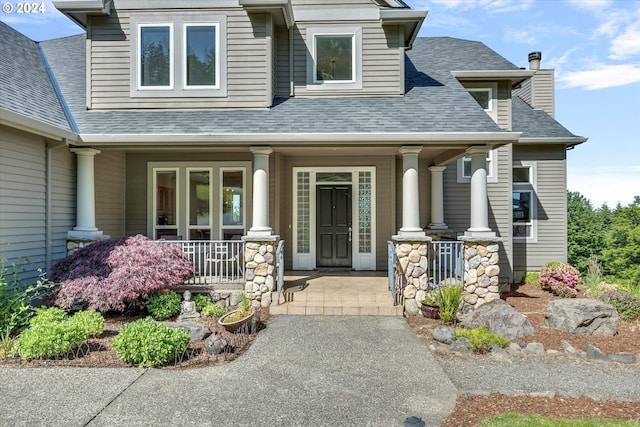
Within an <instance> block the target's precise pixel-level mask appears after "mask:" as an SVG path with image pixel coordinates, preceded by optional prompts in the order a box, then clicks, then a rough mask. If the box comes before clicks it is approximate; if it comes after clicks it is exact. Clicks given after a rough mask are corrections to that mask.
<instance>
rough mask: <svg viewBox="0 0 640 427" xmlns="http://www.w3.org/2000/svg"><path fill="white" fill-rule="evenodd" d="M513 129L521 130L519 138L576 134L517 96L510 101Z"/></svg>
mask: <svg viewBox="0 0 640 427" xmlns="http://www.w3.org/2000/svg"><path fill="white" fill-rule="evenodd" d="M511 105H512V107H511V108H512V111H513V117H512V126H513V129H514V130H517V131H518V132H522V136H521V138H574V137H576V135H574V134H573V133H571V132H570V131H569V130H568V129H567V128H565V127H564V126H562V125H561V124H560V123H558V122H557V121H556V120H555V119H554V118H553V117H551V116H550V115H548V114H547V113H545V112H544V111H542V110H534V109H533V108H531V106H530V105H529V104H527V103H526V102H525V101H523V100H522V99H521V98H520V97H519V96H514V97H513V100H512V102H511Z"/></svg>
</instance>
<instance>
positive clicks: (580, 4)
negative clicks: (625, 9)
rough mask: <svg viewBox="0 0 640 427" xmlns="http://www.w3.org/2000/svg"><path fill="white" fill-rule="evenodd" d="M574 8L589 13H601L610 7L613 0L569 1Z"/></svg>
mask: <svg viewBox="0 0 640 427" xmlns="http://www.w3.org/2000/svg"><path fill="white" fill-rule="evenodd" d="M567 3H569V4H570V5H572V6H573V7H575V8H577V9H581V10H586V11H589V12H599V11H602V10H603V9H606V8H607V7H609V6H610V5H611V4H612V3H613V1H612V0H567Z"/></svg>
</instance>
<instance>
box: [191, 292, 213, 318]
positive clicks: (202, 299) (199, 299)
mask: <svg viewBox="0 0 640 427" xmlns="http://www.w3.org/2000/svg"><path fill="white" fill-rule="evenodd" d="M193 302H195V303H196V311H198V312H200V313H202V309H203V308H204V307H205V306H206V305H208V304H211V300H210V299H209V297H208V296H206V295H202V294H198V295H196V296H194V297H193Z"/></svg>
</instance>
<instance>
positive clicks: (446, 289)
mask: <svg viewBox="0 0 640 427" xmlns="http://www.w3.org/2000/svg"><path fill="white" fill-rule="evenodd" d="M460 302H462V286H460V285H448V286H441V287H440V291H439V297H438V307H440V319H442V321H443V322H444V323H453V322H454V321H455V320H456V313H457V312H458V308H459V307H460Z"/></svg>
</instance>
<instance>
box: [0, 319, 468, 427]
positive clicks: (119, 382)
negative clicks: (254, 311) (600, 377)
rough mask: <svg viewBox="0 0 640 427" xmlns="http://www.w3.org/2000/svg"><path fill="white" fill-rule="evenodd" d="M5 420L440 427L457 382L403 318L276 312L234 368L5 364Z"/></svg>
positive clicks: (0, 412)
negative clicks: (416, 423)
mask: <svg viewBox="0 0 640 427" xmlns="http://www.w3.org/2000/svg"><path fill="white" fill-rule="evenodd" d="M0 395H1V396H2V399H0V425H11V426H39V425H43V426H59V425H65V426H84V425H89V426H114V425H122V426H177V425H179V426H192V425H193V426H196V425H197V426H231V425H234V426H235V425H237V426H314V427H315V426H352V425H353V426H356V425H357V426H402V425H403V423H404V421H405V420H407V419H409V418H410V417H418V418H420V419H422V420H423V421H424V423H425V425H427V426H437V425H440V423H441V422H442V421H444V419H445V418H446V417H447V416H448V415H449V414H450V413H451V411H452V410H453V408H454V406H455V400H456V389H455V387H454V386H453V384H452V383H451V381H450V380H449V379H448V377H447V376H446V375H445V373H444V372H443V370H442V369H441V367H440V365H439V364H438V362H436V360H435V359H434V358H433V356H432V355H431V353H430V352H429V351H428V349H427V348H426V346H425V345H424V344H423V343H421V342H420V341H419V340H418V338H416V336H415V335H414V334H413V332H412V331H411V330H410V329H409V327H408V326H407V324H406V322H405V320H404V319H403V318H400V317H364V316H362V317H358V316H279V317H276V318H275V319H273V321H271V322H270V323H268V325H267V328H266V329H265V330H264V331H262V332H261V333H260V334H259V335H258V338H257V339H256V341H255V342H254V343H253V345H252V346H251V348H250V349H249V350H248V351H247V353H245V354H244V355H243V356H242V357H240V358H239V359H237V360H236V361H234V362H232V363H229V364H227V365H223V366H218V367H213V368H203V369H191V370H183V371H167V370H156V369H151V370H144V369H80V368H76V369H58V368H56V369H46V368H42V369H7V368H0Z"/></svg>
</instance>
